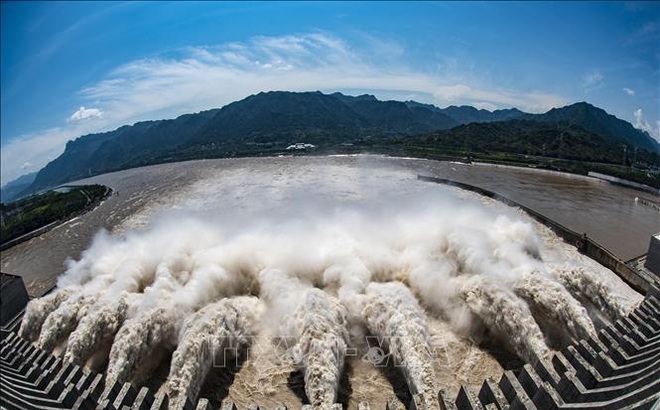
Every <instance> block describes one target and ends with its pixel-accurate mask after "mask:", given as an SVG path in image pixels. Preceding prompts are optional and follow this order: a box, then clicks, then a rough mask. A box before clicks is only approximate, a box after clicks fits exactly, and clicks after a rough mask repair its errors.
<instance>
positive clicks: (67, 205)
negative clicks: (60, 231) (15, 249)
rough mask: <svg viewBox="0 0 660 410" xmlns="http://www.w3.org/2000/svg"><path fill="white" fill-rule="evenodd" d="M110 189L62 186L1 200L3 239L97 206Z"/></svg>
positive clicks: (1, 238)
mask: <svg viewBox="0 0 660 410" xmlns="http://www.w3.org/2000/svg"><path fill="white" fill-rule="evenodd" d="M109 192H110V189H109V188H106V187H105V186H103V185H82V186H70V187H61V188H57V189H54V190H51V191H47V192H44V193H41V194H37V195H32V196H29V197H27V198H23V199H20V200H18V201H15V202H10V203H7V204H4V203H3V204H1V205H0V207H1V209H0V215H1V222H2V223H1V228H2V229H1V232H0V242H2V243H3V244H4V243H6V242H9V241H11V240H14V239H16V238H19V237H21V236H23V235H26V234H28V233H30V232H33V231H35V230H37V229H39V228H42V227H45V226H47V225H49V224H52V223H53V222H57V221H61V220H64V219H67V218H70V217H72V216H74V215H76V214H77V213H80V212H82V211H84V210H85V209H87V208H89V207H91V206H93V205H94V204H96V203H97V202H99V201H100V200H101V199H103V198H104V197H106V196H107V195H108V194H109Z"/></svg>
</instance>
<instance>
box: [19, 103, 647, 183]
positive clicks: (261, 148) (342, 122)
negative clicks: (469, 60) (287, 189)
mask: <svg viewBox="0 0 660 410" xmlns="http://www.w3.org/2000/svg"><path fill="white" fill-rule="evenodd" d="M475 124H480V125H478V126H475ZM488 124H495V125H489V126H490V127H491V130H490V132H491V134H492V131H493V130H494V129H497V135H498V139H502V138H504V140H506V139H507V137H506V135H507V134H511V135H512V138H513V139H516V138H518V139H520V138H519V136H520V135H524V136H525V138H529V139H534V138H536V137H538V136H539V135H541V136H544V135H545V136H546V137H547V138H546V137H543V138H540V139H539V138H536V139H535V142H534V145H535V146H537V147H540V146H541V145H543V143H544V142H543V141H545V139H547V142H548V143H550V142H552V141H555V140H557V136H558V135H564V136H565V138H564V137H563V136H562V138H561V140H562V144H563V147H564V148H565V147H570V146H571V145H574V144H570V143H569V141H568V139H570V138H578V137H577V136H576V135H579V138H582V139H583V140H584V141H585V144H586V145H585V146H587V147H589V146H592V145H598V144H600V145H603V146H606V147H607V150H612V151H613V152H616V155H614V154H612V155H609V154H608V155H601V156H597V157H598V158H584V159H589V160H600V161H606V162H607V161H609V160H612V161H613V160H614V158H615V157H616V158H620V151H621V146H622V145H626V146H628V147H630V148H631V149H637V150H640V152H643V151H647V152H649V153H650V154H651V155H656V154H658V153H660V145H659V144H658V143H657V142H656V141H655V140H654V139H653V138H651V137H650V136H649V135H648V134H647V133H645V132H643V131H640V130H638V129H635V128H634V127H633V126H632V125H631V124H630V123H628V122H626V121H623V120H621V119H618V118H616V117H614V116H612V115H610V114H608V113H607V112H605V111H604V110H602V109H600V108H598V107H594V106H593V105H591V104H588V103H586V102H580V103H576V104H572V105H569V106H566V107H562V108H554V109H552V110H550V111H548V112H546V113H544V114H528V113H525V112H522V111H520V110H518V109H515V108H512V109H505V110H495V111H488V110H483V109H481V110H479V109H476V108H474V107H470V106H460V107H457V106H450V107H447V108H443V109H441V108H438V107H436V106H433V105H430V104H422V103H418V102H415V101H405V102H401V101H380V100H378V99H377V98H376V97H374V96H373V95H360V96H356V97H353V96H347V95H343V94H341V93H334V94H323V93H321V92H318V91H316V92H300V93H297V92H285V91H274V92H264V93H259V94H256V95H251V96H249V97H247V98H245V99H243V100H240V101H236V102H233V103H230V104H228V105H226V106H224V107H222V108H220V109H212V110H208V111H202V112H199V113H195V114H186V115H182V116H180V117H177V118H175V119H168V120H157V121H143V122H138V123H136V124H134V125H132V126H122V127H120V128H118V129H116V130H113V131H109V132H104V133H96V134H88V135H84V136H81V137H79V138H77V139H75V140H72V141H69V142H68V143H67V144H66V148H65V150H64V153H63V154H62V155H60V156H59V157H58V158H56V159H55V160H53V161H51V162H50V163H49V164H48V165H46V166H45V167H44V168H43V169H41V170H40V171H39V172H38V174H37V175H36V177H35V179H34V181H33V182H32V184H31V185H30V186H29V187H28V188H27V189H25V190H24V191H23V194H26V193H31V192H36V191H39V190H41V189H45V188H48V187H53V186H56V185H59V184H62V183H65V182H68V181H72V180H75V179H79V178H83V177H88V176H91V175H97V174H101V173H105V172H110V171H116V170H120V169H125V168H131V167H136V166H141V165H146V164H154V163H159V162H167V161H176V160H185V159H193V158H209V157H232V156H247V155H271V154H278V153H282V152H285V150H286V147H287V146H289V145H290V144H292V143H296V142H304V143H309V144H314V145H315V146H317V147H319V148H322V149H324V150H326V151H327V150H332V149H334V150H340V149H341V147H344V146H349V145H353V146H355V145H358V146H359V145H360V144H362V145H369V144H371V145H373V144H378V145H385V146H386V145H388V144H393V143H400V142H401V140H402V139H403V140H406V139H410V140H411V141H419V140H420V138H422V139H423V141H424V142H425V143H427V144H428V143H435V144H448V145H452V144H453V145H457V146H458V145H459V142H460V143H462V144H463V145H465V143H464V141H465V138H466V136H465V134H466V133H469V134H474V136H475V138H470V139H471V140H473V141H477V140H478V141H482V140H483V141H482V142H485V143H488V141H487V140H484V139H483V137H482V136H483V135H484V134H486V135H488V132H487V131H488V128H487V127H486V125H488ZM484 127H486V128H484ZM523 130H524V132H521V131H523ZM568 131H570V132H568ZM438 133H442V134H438ZM514 134H515V135H514ZM546 134H548V135H546ZM452 135H453V137H452ZM502 136H504V137H502ZM476 137H479V138H476ZM452 138H453V139H452ZM544 138H545V139H544ZM564 139H566V140H567V141H566V143H564ZM498 141H499V140H498ZM539 144H540V145H539ZM491 145H492V146H493V147H499V148H498V149H504V150H507V149H509V148H510V147H509V148H507V143H506V141H499V142H498V143H497V144H494V145H493V144H491ZM523 145H524V144H523ZM528 145H529V144H528ZM546 145H547V144H546ZM475 148H476V149H479V148H480V147H478V146H477V147H474V148H473V149H475ZM576 148H579V147H577V146H576ZM528 150H529V149H528ZM574 154H575V155H573V156H574V157H575V158H577V159H580V154H579V153H574ZM610 157H611V159H610ZM653 158H655V157H653Z"/></svg>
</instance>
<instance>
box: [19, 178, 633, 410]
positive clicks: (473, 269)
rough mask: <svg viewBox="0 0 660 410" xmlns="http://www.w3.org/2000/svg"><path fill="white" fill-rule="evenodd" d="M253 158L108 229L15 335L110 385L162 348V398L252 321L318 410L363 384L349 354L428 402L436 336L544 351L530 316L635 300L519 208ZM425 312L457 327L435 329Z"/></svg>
mask: <svg viewBox="0 0 660 410" xmlns="http://www.w3.org/2000/svg"><path fill="white" fill-rule="evenodd" d="M246 172H248V171H245V170H242V172H241V173H238V174H236V175H233V174H231V173H230V174H229V175H226V174H217V173H214V172H210V173H209V174H208V175H204V176H203V177H200V179H199V180H198V181H197V182H195V183H194V184H192V185H190V186H187V187H186V188H185V189H183V190H182V191H181V192H179V193H177V194H176V195H171V196H169V197H168V198H165V199H161V201H162V202H161V203H160V204H159V205H157V206H151V207H145V208H144V209H142V210H141V211H140V212H138V213H136V214H135V215H133V216H132V217H131V218H129V219H127V220H125V221H124V223H123V225H122V228H121V229H118V230H116V231H115V232H113V233H110V232H105V231H102V232H100V233H99V234H98V235H97V236H96V238H95V239H94V241H93V243H92V244H91V245H90V246H89V248H88V249H87V250H86V251H85V252H84V253H83V254H82V256H81V258H80V259H79V260H72V261H70V262H69V263H68V268H67V272H66V273H65V274H64V275H63V276H61V277H60V279H59V283H58V289H56V290H55V291H54V292H53V293H51V294H49V295H47V296H45V297H43V298H40V299H36V300H33V301H32V302H30V304H29V306H28V309H27V311H26V314H25V317H24V319H23V323H22V327H21V335H22V336H24V337H26V338H28V339H30V340H33V341H35V342H37V343H38V344H39V345H40V346H41V347H43V348H44V349H47V350H53V351H55V352H56V353H58V354H62V355H63V356H64V358H65V359H66V360H68V361H71V362H73V363H77V364H85V363H86V364H87V365H88V366H92V364H91V363H92V362H94V363H96V365H98V363H103V362H107V365H106V366H105V367H106V370H105V372H106V388H112V386H113V385H114V384H115V383H124V382H132V383H134V384H136V385H140V384H142V383H143V382H144V381H145V380H151V379H154V378H155V377H156V373H157V367H158V366H159V365H160V364H161V361H162V362H164V363H167V362H166V361H167V360H170V365H169V366H170V368H169V376H167V377H166V378H164V380H163V383H164V386H165V389H166V391H167V392H168V394H169V395H170V397H171V400H170V405H171V406H172V408H182V407H183V405H184V403H185V398H186V397H196V396H198V395H199V394H200V393H201V392H202V386H203V385H204V383H205V381H207V379H208V377H210V376H209V375H210V374H211V373H213V372H212V370H214V369H215V368H216V367H217V366H216V365H217V363H218V362H219V361H223V362H224V361H225V360H226V359H227V356H226V352H227V349H229V350H231V351H234V352H235V354H236V355H238V356H240V354H241V352H244V353H245V354H246V355H248V356H249V354H250V352H251V350H250V348H251V346H252V345H253V342H254V340H256V339H259V338H260V337H261V336H262V335H268V338H269V340H270V343H271V344H272V346H271V348H270V349H265V352H266V353H265V354H270V355H284V356H286V357H288V358H289V359H287V360H289V361H290V363H292V369H291V371H293V372H299V373H300V374H302V379H303V382H304V396H305V397H306V400H309V402H310V403H311V404H312V406H313V407H314V408H319V409H321V408H327V407H329V406H330V405H331V404H332V403H334V402H336V401H338V400H340V399H341V396H342V394H343V393H345V389H344V390H342V389H343V387H342V386H343V385H342V383H343V382H342V380H344V378H345V377H348V378H353V379H352V380H351V381H350V384H351V385H352V386H353V389H354V390H355V389H359V386H360V385H361V383H362V382H361V381H360V377H362V376H361V375H362V374H363V373H360V372H357V373H355V372H354V371H353V370H351V369H352V368H359V369H363V368H364V366H370V367H372V368H373V369H374V371H375V374H379V373H378V372H379V371H380V370H379V369H380V366H381V365H382V360H381V359H383V358H387V359H391V361H390V362H389V363H390V364H389V365H390V366H395V367H400V369H401V370H402V372H401V373H402V374H403V376H402V377H403V378H404V379H405V386H407V387H406V389H408V390H410V391H411V392H412V393H414V394H420V395H421V396H422V397H423V398H424V400H425V401H426V402H427V403H432V402H433V398H434V397H437V392H438V389H440V388H446V386H440V385H439V384H438V383H439V382H438V380H439V378H438V377H439V376H440V374H439V372H438V368H441V369H442V365H441V364H440V362H442V361H443V360H444V361H447V362H449V361H451V360H452V359H453V358H452V357H444V356H443V355H445V354H446V353H443V352H446V351H447V350H446V349H444V347H446V346H438V345H436V344H434V340H441V339H442V340H450V339H452V338H453V339H455V340H460V343H461V346H464V350H466V351H467V350H469V349H473V348H474V349H477V350H478V349H479V346H478V344H479V343H480V340H482V338H483V336H484V334H489V335H493V336H494V337H495V339H496V340H499V341H500V343H501V345H502V346H503V348H504V349H508V350H509V351H511V352H513V354H515V355H517V356H518V357H520V358H521V359H523V360H525V361H534V360H537V359H541V360H545V359H547V358H549V355H550V353H551V349H550V347H548V345H549V344H551V343H549V342H550V341H551V340H550V338H551V337H554V336H555V335H551V334H550V333H549V330H548V329H546V327H545V326H542V325H540V324H543V323H549V322H552V323H558V324H560V326H558V327H559V328H560V332H561V333H562V335H561V336H562V340H571V339H576V338H581V337H585V336H589V335H593V334H594V333H595V329H596V328H595V326H594V323H593V322H592V317H591V316H590V314H591V313H590V311H589V310H588V309H587V308H586V307H585V306H586V304H588V305H590V306H593V307H595V308H596V309H598V311H599V312H600V313H598V314H599V315H600V316H599V320H600V318H605V320H607V318H609V319H616V318H618V317H620V316H621V315H623V314H625V312H626V311H628V310H629V309H630V308H631V307H632V306H633V304H634V303H635V302H636V301H638V300H639V297H638V296H634V295H633V293H632V292H630V290H629V289H628V288H627V287H626V286H625V285H624V284H623V283H621V281H619V280H618V278H616V277H615V276H614V275H613V274H612V273H611V272H609V271H607V270H605V269H604V268H602V267H600V266H599V265H597V264H595V263H593V262H592V261H589V260H586V259H585V258H584V257H582V256H581V255H579V254H578V253H577V252H576V251H575V249H574V248H571V247H570V246H569V245H566V244H564V243H562V242H561V241H560V240H558V238H557V237H556V236H554V234H552V233H551V232H550V231H549V230H547V229H545V228H544V227H542V226H540V225H538V224H537V223H535V222H533V221H531V220H530V219H529V218H528V217H527V216H526V215H524V214H522V213H520V212H519V211H517V210H515V209H512V208H508V207H505V206H503V205H501V204H498V203H496V202H493V201H491V200H486V199H483V198H481V197H479V196H476V195H474V194H469V193H465V192H461V191H459V190H456V189H453V188H449V187H441V186H437V185H433V184H427V183H422V182H418V181H416V180H415V178H414V176H411V175H410V174H408V173H407V172H404V171H401V170H396V169H394V170H391V169H378V170H376V171H373V173H366V174H363V173H362V171H359V172H358V171H356V170H353V169H345V168H342V167H329V168H328V167H325V168H323V167H320V168H318V169H315V170H314V174H311V175H318V176H317V177H310V179H305V178H301V177H300V176H299V175H282V174H279V173H278V172H279V171H278V170H277V169H268V170H265V171H264V174H260V173H258V172H257V175H256V176H255V177H254V178H252V179H250V178H248V179H247V180H246V175H250V174H249V172H256V171H249V172H248V173H247V174H246ZM264 175H270V178H269V179H264ZM308 177H309V175H308ZM622 289H623V290H622ZM631 295H633V296H631ZM431 323H442V324H443V328H442V329H443V330H442V331H443V332H448V333H451V335H452V336H451V337H438V336H441V335H438V334H435V335H434V336H435V337H431V330H432V327H431V325H430V324H431ZM436 330H437V327H436ZM374 337H375V338H376V340H377V341H378V343H377V344H376V345H374V343H373V340H374V339H373V338H374ZM374 349H375V350H374ZM355 352H360V353H359V354H358V353H355ZM362 353H364V355H363V354H362ZM479 354H480V355H481V356H484V355H487V354H486V353H479ZM220 359H222V360H220ZM360 359H361V360H362V361H361V362H360V364H359V365H358V362H356V361H359V360H360ZM376 359H378V360H376ZM252 361H256V363H257V364H258V363H259V359H258V358H253V357H249V358H247V362H248V363H252ZM351 363H352V364H353V365H354V366H351ZM236 371H237V372H238V373H239V375H240V374H241V372H243V369H241V368H237V369H236ZM207 376H208V377H207ZM253 377H254V375H253ZM457 378H463V375H460V374H459V375H457ZM368 382H369V381H367V380H365V381H364V383H368ZM225 388H227V386H225ZM279 388H284V389H286V388H287V387H286V386H283V387H279ZM397 388H401V387H397ZM269 390H271V387H269V386H262V388H261V389H260V391H269ZM380 393H382V391H381V392H380ZM236 394H238V392H237V393H236ZM251 394H259V392H258V391H257V392H252V393H251ZM255 400H257V401H258V400H259V398H258V397H257V398H255ZM299 400H300V401H303V400H304V399H303V398H301V397H300V398H299Z"/></svg>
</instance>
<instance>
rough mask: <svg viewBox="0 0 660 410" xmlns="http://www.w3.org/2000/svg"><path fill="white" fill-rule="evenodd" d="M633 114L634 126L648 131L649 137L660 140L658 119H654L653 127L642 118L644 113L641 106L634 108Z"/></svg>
mask: <svg viewBox="0 0 660 410" xmlns="http://www.w3.org/2000/svg"><path fill="white" fill-rule="evenodd" d="M633 115H634V116H635V128H638V129H640V130H642V131H646V132H648V133H649V135H650V136H651V137H653V138H655V140H656V141H658V142H660V120H656V122H655V127H653V126H652V125H651V124H650V123H649V122H648V121H647V120H645V119H644V113H643V112H642V109H641V108H638V109H636V110H635V112H634V113H633Z"/></svg>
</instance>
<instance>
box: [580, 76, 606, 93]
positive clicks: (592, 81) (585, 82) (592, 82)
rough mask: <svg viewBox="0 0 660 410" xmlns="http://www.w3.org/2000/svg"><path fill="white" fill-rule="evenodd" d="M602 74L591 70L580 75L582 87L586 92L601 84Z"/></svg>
mask: <svg viewBox="0 0 660 410" xmlns="http://www.w3.org/2000/svg"><path fill="white" fill-rule="evenodd" d="M604 78H605V77H603V75H602V74H601V73H599V72H598V71H592V72H589V73H587V74H585V75H583V76H582V89H583V90H584V92H586V93H588V92H591V91H595V90H597V89H599V88H601V87H602V86H603V79H604Z"/></svg>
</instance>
